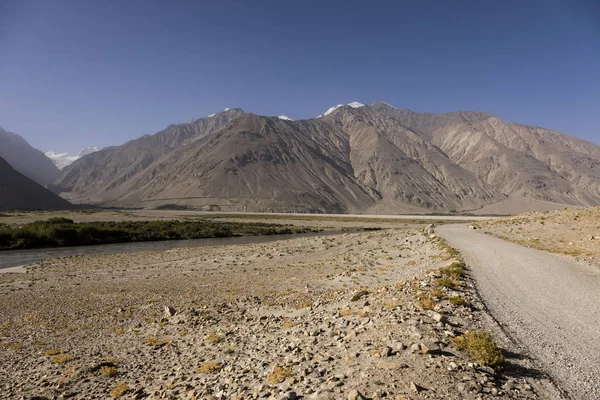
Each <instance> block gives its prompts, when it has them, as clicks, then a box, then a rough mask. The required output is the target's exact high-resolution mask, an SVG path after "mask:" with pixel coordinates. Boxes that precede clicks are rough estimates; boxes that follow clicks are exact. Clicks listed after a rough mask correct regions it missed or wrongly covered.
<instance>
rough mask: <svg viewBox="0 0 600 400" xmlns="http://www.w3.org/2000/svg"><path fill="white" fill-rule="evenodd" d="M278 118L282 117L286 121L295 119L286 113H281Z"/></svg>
mask: <svg viewBox="0 0 600 400" xmlns="http://www.w3.org/2000/svg"><path fill="white" fill-rule="evenodd" d="M277 118H279V119H282V120H284V121H293V119H291V118H290V117H288V116H286V115H280V116H278V117H277Z"/></svg>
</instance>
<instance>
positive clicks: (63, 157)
mask: <svg viewBox="0 0 600 400" xmlns="http://www.w3.org/2000/svg"><path fill="white" fill-rule="evenodd" d="M99 150H100V148H99V147H97V146H89V147H86V148H85V149H81V150H80V151H79V153H77V155H75V156H70V155H69V153H56V152H54V151H53V150H50V151H48V152H46V153H45V154H46V157H48V158H49V159H50V160H52V162H53V163H54V165H56V167H57V168H58V169H63V168H65V167H67V166H68V165H71V164H72V163H74V162H75V161H76V160H78V159H80V158H81V157H83V156H86V155H88V154H92V153H95V152H97V151H99Z"/></svg>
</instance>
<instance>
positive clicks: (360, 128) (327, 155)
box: [54, 102, 600, 213]
mask: <svg viewBox="0 0 600 400" xmlns="http://www.w3.org/2000/svg"><path fill="white" fill-rule="evenodd" d="M54 189H55V190H56V191H57V192H61V193H63V196H65V197H66V198H68V199H72V200H73V201H75V202H86V203H88V202H90V203H97V204H105V205H120V206H136V207H155V206H160V205H165V204H179V205H190V206H194V207H204V208H211V209H220V210H224V211H285V212H289V211H295V212H334V213H363V212H367V213H403V212H432V211H442V212H448V211H469V212H476V211H480V212H515V211H526V210H528V209H536V208H552V207H558V206H562V205H564V204H569V205H594V204H600V147H599V146H596V145H594V144H592V143H589V142H585V141H582V140H579V139H576V138H573V137H570V136H567V135H563V134H561V133H559V132H555V131H551V130H547V129H543V128H538V127H528V126H524V125H519V124H514V123H510V122H506V121H502V120H500V119H498V118H496V117H494V116H492V115H489V114H485V113H477V112H455V113H448V114H431V113H417V112H413V111H410V110H404V109H398V108H395V107H393V106H390V105H389V104H386V103H383V102H375V103H372V104H370V105H366V106H365V105H363V104H360V103H357V102H353V103H350V104H349V105H346V106H344V105H339V106H336V107H332V108H330V109H329V110H327V111H326V112H325V113H323V114H322V115H320V116H319V117H317V118H313V119H309V120H301V121H293V120H290V119H289V118H282V117H264V116H257V115H254V114H250V113H244V112H243V111H242V110H240V109H226V110H225V111H222V112H220V113H217V114H213V115H211V116H209V117H206V118H201V119H198V120H193V121H190V122H189V123H185V124H178V125H171V126H169V127H168V128H167V129H165V130H163V131H161V132H159V133H157V134H155V135H152V136H144V137H142V138H139V139H137V140H133V141H130V142H128V143H126V144H124V145H122V146H118V147H111V148H107V149H103V150H102V151H99V152H97V153H94V154H91V155H88V156H85V157H83V158H81V159H80V160H77V161H76V162H74V163H73V164H72V165H71V166H69V167H67V168H65V169H64V170H63V171H62V173H61V175H60V176H59V178H58V179H56V181H55V183H54Z"/></svg>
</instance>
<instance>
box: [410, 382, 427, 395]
mask: <svg viewBox="0 0 600 400" xmlns="http://www.w3.org/2000/svg"><path fill="white" fill-rule="evenodd" d="M410 390H412V391H413V392H415V393H421V392H422V391H423V390H425V388H423V387H422V386H419V385H417V384H416V383H414V382H412V381H411V382H410Z"/></svg>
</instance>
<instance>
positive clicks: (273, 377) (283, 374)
mask: <svg viewBox="0 0 600 400" xmlns="http://www.w3.org/2000/svg"><path fill="white" fill-rule="evenodd" d="M290 376H292V370H291V368H283V367H278V366H276V367H275V368H273V371H272V372H271V373H270V374H269V376H267V379H268V380H269V382H271V383H273V384H278V383H281V382H283V381H285V380H286V379H287V378H289V377H290Z"/></svg>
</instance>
